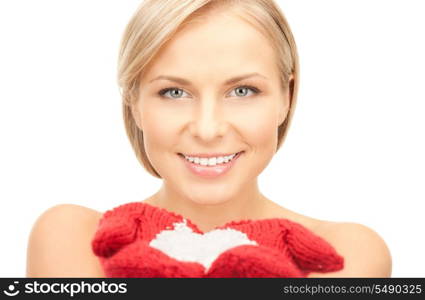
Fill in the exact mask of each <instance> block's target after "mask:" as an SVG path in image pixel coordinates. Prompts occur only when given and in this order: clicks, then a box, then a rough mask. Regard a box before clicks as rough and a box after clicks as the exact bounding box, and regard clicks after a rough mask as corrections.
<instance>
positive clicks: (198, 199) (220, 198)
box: [187, 187, 232, 205]
mask: <svg viewBox="0 0 425 300" xmlns="http://www.w3.org/2000/svg"><path fill="white" fill-rule="evenodd" d="M214 190H215V191H206V190H205V188H203V189H201V190H200V191H199V192H197V191H196V189H191V190H189V191H187V195H188V196H187V199H190V201H192V202H194V203H196V204H199V205H217V204H222V203H225V202H227V201H228V200H229V199H230V198H231V197H232V196H231V195H232V194H231V193H229V192H230V191H224V192H223V193H220V192H218V191H217V187H215V188H214Z"/></svg>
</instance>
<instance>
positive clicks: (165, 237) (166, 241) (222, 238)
mask: <svg viewBox="0 0 425 300" xmlns="http://www.w3.org/2000/svg"><path fill="white" fill-rule="evenodd" d="M173 225H174V229H171V230H170V229H165V230H163V231H161V232H160V233H158V234H157V235H156V237H155V238H154V239H152V241H151V242H150V243H149V246H151V247H153V248H156V249H158V250H160V251H162V252H164V253H165V254H167V255H168V256H170V257H173V258H175V259H177V260H180V261H189V262H198V263H200V264H202V265H203V266H204V267H205V268H206V269H207V270H208V269H209V267H210V266H211V264H212V263H213V262H214V260H215V259H216V258H217V257H218V256H219V255H220V254H221V253H223V252H224V251H226V250H228V249H230V248H233V247H235V246H240V245H258V244H257V242H255V241H252V240H250V239H249V238H248V236H247V235H246V234H245V233H243V232H241V231H239V230H235V229H232V228H226V229H214V230H212V231H209V232H207V233H204V234H200V233H195V232H193V230H192V229H191V228H190V227H188V226H187V223H186V219H184V220H183V222H180V223H174V224H173Z"/></svg>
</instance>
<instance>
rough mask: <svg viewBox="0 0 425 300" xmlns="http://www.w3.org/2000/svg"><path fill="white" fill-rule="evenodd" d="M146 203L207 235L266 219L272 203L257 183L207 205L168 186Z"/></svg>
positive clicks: (163, 187)
mask: <svg viewBox="0 0 425 300" xmlns="http://www.w3.org/2000/svg"><path fill="white" fill-rule="evenodd" d="M212 196H213V195H212ZM204 201H205V199H204ZM146 202H147V203H150V204H152V205H155V206H157V207H160V208H164V209H167V210H168V211H171V212H174V213H177V214H180V215H182V216H183V217H185V218H187V219H190V220H191V221H192V222H193V223H195V224H196V225H197V226H198V228H199V229H200V230H202V231H203V232H207V231H210V230H212V229H214V228H215V227H217V226H221V225H223V224H225V223H227V222H230V221H239V220H243V219H252V220H255V219H262V218H264V215H265V214H267V213H266V208H267V205H268V204H270V202H271V201H270V200H268V199H267V198H266V197H265V196H263V195H262V194H261V192H260V191H259V189H258V184H257V181H255V182H254V184H251V185H250V186H249V188H244V189H242V191H241V193H239V194H238V195H235V196H233V197H231V198H228V199H220V201H219V202H216V201H210V202H208V203H206V204H205V203H200V202H197V201H196V199H188V198H186V197H184V195H180V194H179V193H178V192H177V191H175V190H173V189H172V188H171V187H170V186H169V185H167V184H166V183H165V182H164V183H163V185H162V187H161V188H160V190H159V191H158V192H157V193H155V194H154V195H153V196H151V197H150V198H149V199H147V200H146Z"/></svg>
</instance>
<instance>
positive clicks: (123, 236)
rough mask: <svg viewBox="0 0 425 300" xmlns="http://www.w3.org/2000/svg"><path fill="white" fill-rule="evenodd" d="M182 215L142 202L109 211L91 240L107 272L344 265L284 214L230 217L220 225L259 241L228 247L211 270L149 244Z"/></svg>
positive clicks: (148, 274)
mask: <svg viewBox="0 0 425 300" xmlns="http://www.w3.org/2000/svg"><path fill="white" fill-rule="evenodd" d="M183 220H184V218H183V216H181V215H178V214H176V213H173V212H170V211H168V210H165V209H163V208H159V207H156V206H152V205H150V204H147V203H143V202H131V203H127V204H123V205H120V206H118V207H115V208H113V209H112V210H108V211H106V212H105V213H104V214H103V216H102V218H101V219H100V221H99V224H98V228H97V231H96V233H95V236H94V238H93V240H92V244H91V246H92V249H93V252H94V254H95V255H96V256H98V257H99V259H100V262H101V265H102V267H103V270H104V272H105V277H121V278H129V277H139V278H154V277H161V278H171V277H174V278H183V277H190V278H208V277H220V278H224V277H256V278H261V277H306V276H307V275H308V274H309V273H310V272H323V273H324V272H331V271H338V270H341V269H342V268H343V267H344V258H343V257H342V256H340V255H339V254H338V253H337V252H336V251H335V249H334V248H333V247H332V246H331V245H330V244H329V243H327V242H326V241H325V240H324V239H323V238H321V237H319V236H317V235H315V234H314V233H312V232H311V231H310V230H308V229H307V228H305V227H304V226H302V225H301V224H298V223H295V222H293V221H290V220H288V219H283V218H269V219H261V220H240V221H231V222H228V223H226V224H224V225H222V226H218V227H216V228H215V229H225V228H231V229H235V230H239V231H240V232H243V233H245V234H246V235H247V237H248V238H249V239H250V240H253V241H255V242H257V244H258V245H239V246H235V247H233V248H230V249H227V250H226V251H224V252H222V253H221V254H220V255H219V256H218V257H217V258H216V259H215V260H214V262H213V263H212V264H211V266H210V268H209V269H208V270H206V269H205V267H204V266H203V265H202V264H200V263H198V262H195V261H194V262H190V261H179V260H177V259H175V258H173V257H170V256H168V255H167V254H166V253H164V252H162V251H160V250H158V249H156V248H153V247H150V246H149V242H150V241H151V240H152V239H154V238H155V236H156V235H157V234H158V233H160V232H161V231H162V230H165V229H172V228H173V223H175V222H182V221H183ZM186 222H187V226H188V227H190V228H191V229H192V230H193V232H195V233H199V234H204V233H203V232H202V231H201V230H199V229H198V227H197V226H196V225H195V224H194V223H192V222H191V221H190V220H188V219H186Z"/></svg>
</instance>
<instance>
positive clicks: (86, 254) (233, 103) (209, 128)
mask: <svg viewBox="0 0 425 300" xmlns="http://www.w3.org/2000/svg"><path fill="white" fill-rule="evenodd" d="M118 75H119V76H118V77H119V85H120V87H121V89H122V97H123V112H124V120H125V125H126V130H127V134H128V137H129V139H130V142H131V144H132V146H133V149H134V150H135V153H136V155H137V157H138V159H139V160H140V162H141V163H142V165H143V166H144V167H145V168H146V170H147V171H148V172H149V173H151V174H152V175H153V176H156V177H158V178H162V180H163V185H162V187H161V188H160V190H159V191H158V192H157V193H155V194H154V195H152V196H150V197H148V198H147V199H145V200H144V201H141V202H136V203H127V204H123V205H121V206H119V207H116V208H114V209H112V210H109V211H107V212H106V213H101V212H97V211H94V210H92V209H89V208H85V207H81V206H77V205H58V206H55V207H53V208H51V209H49V210H48V211H46V212H45V213H44V214H43V215H42V216H40V218H39V219H38V220H37V222H36V224H35V225H34V228H33V231H32V233H31V236H30V241H29V247H28V269H27V274H28V276H30V277H36V276H40V277H74V276H75V277H105V276H107V277H388V276H390V275H391V257H390V253H389V250H388V248H387V246H386V244H385V242H384V241H383V240H382V238H381V237H380V236H378V235H377V234H376V233H375V232H374V231H373V230H371V229H369V228H367V227H365V226H363V225H360V224H353V223H336V222H329V221H324V220H319V219H314V218H311V217H308V216H304V215H301V214H299V213H296V212H293V211H290V210H288V209H286V208H284V207H282V206H280V205H278V204H276V203H275V202H273V201H272V200H270V199H267V197H265V196H264V195H263V194H262V193H261V192H260V190H259V187H258V184H257V177H258V175H259V174H260V173H261V172H262V171H263V170H264V169H265V167H266V166H267V164H268V163H269V162H270V161H271V159H272V157H273V155H274V154H275V153H276V151H277V150H278V149H279V148H280V146H281V145H282V143H283V141H284V138H285V136H286V134H287V131H288V128H289V125H290V121H291V118H292V115H293V112H294V109H295V104H296V96H297V90H298V80H299V67H298V56H297V50H296V45H295V41H294V38H293V36H292V33H291V31H290V28H289V25H288V24H287V22H286V20H285V18H284V16H283V14H282V13H281V12H280V10H279V8H278V6H277V5H276V4H275V3H273V1H271V0H262V1H253V0H244V1H231V0H227V1H214V0H210V1H208V0H206V1H200V0H187V1H177V0H163V1H161V0H154V1H152V0H148V1H144V2H143V3H142V5H141V6H140V8H139V9H138V11H137V12H136V14H135V15H134V16H133V17H132V19H131V21H130V23H129V24H128V26H127V28H126V31H125V33H124V37H123V39H122V45H121V51H120V56H119V74H118ZM70 224H72V226H71V225H70ZM52 228H54V230H52ZM185 247H186V248H185ZM199 249H203V253H201V252H200V251H199ZM205 249H207V250H205ZM47 258H48V259H49V261H52V259H53V260H54V261H55V262H56V263H55V264H54V265H53V264H48V263H46V261H47ZM235 258H236V259H235ZM235 261H237V263H232V262H235Z"/></svg>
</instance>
